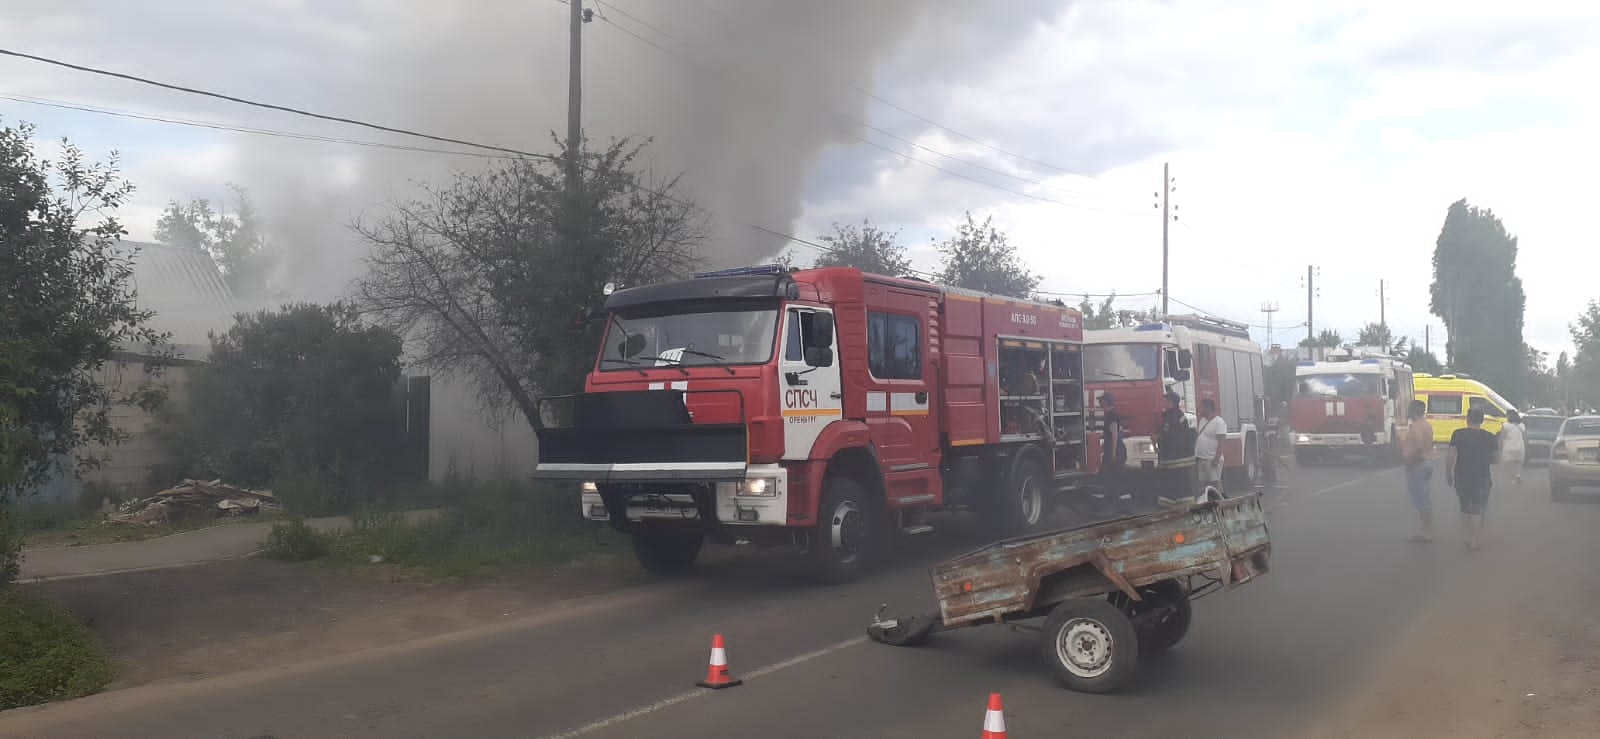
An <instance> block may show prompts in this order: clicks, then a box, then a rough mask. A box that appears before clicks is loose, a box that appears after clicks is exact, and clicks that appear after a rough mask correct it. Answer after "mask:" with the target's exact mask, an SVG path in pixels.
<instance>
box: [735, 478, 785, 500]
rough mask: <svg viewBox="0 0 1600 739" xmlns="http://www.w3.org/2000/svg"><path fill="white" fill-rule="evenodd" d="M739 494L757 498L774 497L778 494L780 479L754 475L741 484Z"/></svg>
mask: <svg viewBox="0 0 1600 739" xmlns="http://www.w3.org/2000/svg"><path fill="white" fill-rule="evenodd" d="M739 494H740V495H743V496H747V497H755V498H772V497H776V496H777V495H778V481H777V480H774V479H772V478H770V477H753V478H750V479H748V480H745V481H744V484H743V485H740V486H739Z"/></svg>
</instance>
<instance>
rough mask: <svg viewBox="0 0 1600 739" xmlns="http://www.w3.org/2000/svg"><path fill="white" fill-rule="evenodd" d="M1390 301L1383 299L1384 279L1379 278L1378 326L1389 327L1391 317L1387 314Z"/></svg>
mask: <svg viewBox="0 0 1600 739" xmlns="http://www.w3.org/2000/svg"><path fill="white" fill-rule="evenodd" d="M1388 307H1389V306H1388V302H1387V301H1385V300H1384V299H1383V280H1378V327H1379V328H1384V329H1387V328H1388V327H1389V319H1388V315H1387V312H1386V311H1387V310H1388Z"/></svg>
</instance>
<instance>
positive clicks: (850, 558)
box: [810, 476, 881, 582]
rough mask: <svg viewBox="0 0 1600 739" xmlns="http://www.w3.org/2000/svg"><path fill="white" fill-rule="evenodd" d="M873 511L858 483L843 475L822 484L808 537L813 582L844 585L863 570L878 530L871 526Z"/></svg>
mask: <svg viewBox="0 0 1600 739" xmlns="http://www.w3.org/2000/svg"><path fill="white" fill-rule="evenodd" d="M874 511H876V507H874V506H873V505H872V499H871V498H870V497H869V495H868V494H867V490H866V488H865V487H863V486H862V485H861V483H859V482H856V481H855V480H853V479H851V478H849V477H846V476H831V477H829V478H828V479H827V480H825V481H823V483H822V504H821V505H820V506H818V508H817V514H818V519H817V527H816V528H815V529H813V530H812V532H811V537H810V557H811V565H812V567H811V569H812V572H813V574H814V575H815V576H816V577H817V579H819V580H822V581H823V582H845V581H848V580H853V579H855V578H857V577H859V576H860V575H861V574H862V573H863V572H865V571H866V569H867V567H869V566H870V564H871V559H872V554H873V552H874V551H876V547H877V541H876V537H877V535H878V533H879V531H880V529H881V527H880V526H877V525H876V524H875V520H874Z"/></svg>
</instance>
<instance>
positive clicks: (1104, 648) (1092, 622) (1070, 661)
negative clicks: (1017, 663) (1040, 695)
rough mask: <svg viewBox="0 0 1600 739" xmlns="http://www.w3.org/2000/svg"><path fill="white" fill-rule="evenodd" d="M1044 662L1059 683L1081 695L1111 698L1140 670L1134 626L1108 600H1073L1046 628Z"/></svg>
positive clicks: (1048, 620)
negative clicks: (1103, 694)
mask: <svg viewBox="0 0 1600 739" xmlns="http://www.w3.org/2000/svg"><path fill="white" fill-rule="evenodd" d="M1042 646H1043V651H1044V659H1045V661H1046V662H1048V663H1050V668H1051V671H1052V672H1054V673H1055V675H1056V681H1057V682H1059V683H1061V685H1062V686H1063V687H1065V688H1067V689H1069V690H1076V691H1078V692H1081V693H1111V692H1115V691H1116V690H1117V689H1118V688H1121V687H1122V686H1124V685H1126V684H1127V683H1128V681H1129V680H1131V679H1133V676H1134V673H1135V672H1137V671H1138V669H1139V637H1138V634H1137V633H1136V632H1135V631H1134V628H1133V622H1132V621H1129V620H1128V617H1127V616H1126V615H1125V614H1123V612H1122V611H1120V610H1118V609H1117V607H1116V606H1114V605H1111V603H1110V602H1108V601H1105V600H1092V599H1088V598H1071V599H1068V600H1064V601H1062V602H1061V603H1060V605H1057V606H1056V607H1055V608H1054V609H1053V610H1051V611H1050V616H1049V617H1048V618H1046V619H1045V622H1044V643H1043V644H1042Z"/></svg>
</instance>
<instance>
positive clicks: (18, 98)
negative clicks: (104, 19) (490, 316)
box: [0, 95, 517, 160]
mask: <svg viewBox="0 0 1600 739" xmlns="http://www.w3.org/2000/svg"><path fill="white" fill-rule="evenodd" d="M0 100H10V101H12V102H17V103H25V104H27V105H38V106H43V107H47V108H59V109H62V110H75V111H79V112H83V113H95V114H98V115H108V116H113V117H117V118H130V119H134V120H141V121H150V122H154V123H169V124H173V125H178V126H189V127H192V128H205V129H211V130H214V131H230V132H233V133H247V134H252V135H257V136H272V137H277V138H287V139H296V140H300V141H319V142H324V143H333V144H351V145H355V146H367V147H372V148H378V149H395V150H399V151H414V152H421V153H428V154H453V155H456V156H465V157H473V158H477V159H506V160H509V159H516V158H517V157H513V156H510V155H507V154H489V153H484V152H477V151H460V150H457V149H435V148H431V147H426V146H407V145H405V144H392V143H386V142H382V141H367V140H363V139H351V138H344V137H340V136H324V135H321V134H311V133H301V132H299V131H284V130H279V129H271V128H253V127H250V126H239V125H233V124H227V123H216V122H213V121H201V120H194V119H188V118H171V117H167V116H159V115H149V114H144V113H135V112H132V111H128V110H118V109H116V108H106V107H101V106H95V105H87V104H81V103H70V102H67V101H64V100H53V99H51V98H41V97H33V96H30V95H0Z"/></svg>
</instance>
